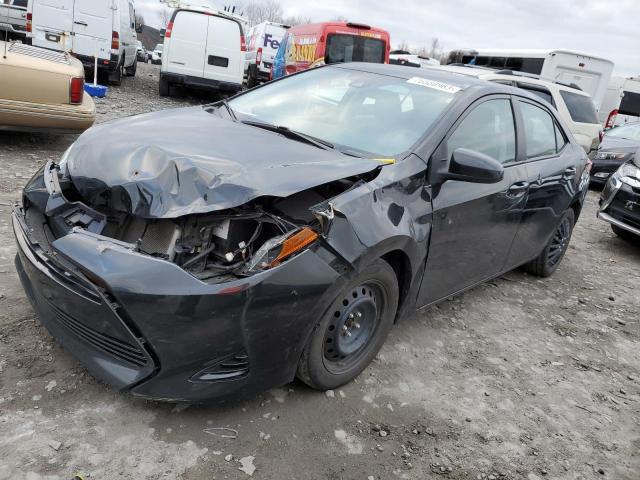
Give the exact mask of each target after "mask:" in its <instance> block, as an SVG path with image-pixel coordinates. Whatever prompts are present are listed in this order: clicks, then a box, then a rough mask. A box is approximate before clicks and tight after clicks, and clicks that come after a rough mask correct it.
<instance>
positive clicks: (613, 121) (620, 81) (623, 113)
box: [599, 77, 640, 128]
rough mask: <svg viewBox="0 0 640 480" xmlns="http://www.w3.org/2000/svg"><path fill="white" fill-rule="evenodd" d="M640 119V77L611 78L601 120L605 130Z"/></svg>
mask: <svg viewBox="0 0 640 480" xmlns="http://www.w3.org/2000/svg"><path fill="white" fill-rule="evenodd" d="M638 117H640V77H636V78H633V77H631V78H624V77H611V81H610V82H609V87H608V88H607V93H606V95H605V96H604V100H603V102H602V107H601V108H600V112H599V119H600V121H601V122H602V124H603V125H604V128H613V127H615V126H616V125H620V124H623V123H627V122H631V121H637V120H638V119H639V118H638Z"/></svg>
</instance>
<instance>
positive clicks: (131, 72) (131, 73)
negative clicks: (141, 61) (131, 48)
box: [124, 57, 138, 77]
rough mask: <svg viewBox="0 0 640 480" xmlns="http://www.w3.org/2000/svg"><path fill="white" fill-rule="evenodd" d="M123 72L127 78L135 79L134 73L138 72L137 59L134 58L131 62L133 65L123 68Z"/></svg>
mask: <svg viewBox="0 0 640 480" xmlns="http://www.w3.org/2000/svg"><path fill="white" fill-rule="evenodd" d="M124 71H125V74H126V75H127V77H135V76H136V72H137V71H138V58H137V57H136V59H135V60H134V61H133V65H131V66H130V67H127V68H125V70H124Z"/></svg>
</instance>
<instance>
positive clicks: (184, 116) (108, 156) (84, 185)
mask: <svg viewBox="0 0 640 480" xmlns="http://www.w3.org/2000/svg"><path fill="white" fill-rule="evenodd" d="M67 167H68V172H69V174H70V176H71V178H72V180H73V183H74V185H75V187H76V188H77V190H78V191H79V193H80V194H81V196H82V197H83V199H84V200H85V201H86V202H87V203H89V204H90V205H92V206H98V205H105V206H108V207H110V208H113V209H115V210H118V211H124V212H127V213H132V214H134V215H136V216H139V217H142V218H177V217H181V216H183V215H188V214H197V213H206V212H212V211H216V210H222V209H227V208H231V207H236V206H240V205H242V204H245V203H247V202H249V201H250V200H252V199H254V198H257V197H261V196H276V197H287V196H290V195H293V194H294V193H297V192H300V191H303V190H307V189H309V188H312V187H315V186H318V185H321V184H324V183H328V182H332V181H335V180H339V179H341V178H346V177H350V176H354V175H358V174H362V173H366V172H370V171H372V170H374V169H376V168H379V167H380V163H379V162H377V161H375V160H371V159H359V158H355V157H350V156H345V155H343V154H340V153H339V152H335V151H324V150H321V149H318V148H316V147H314V146H311V145H307V144H304V143H301V142H297V141H294V140H290V139H287V138H285V137H283V136H281V135H278V134H274V133H272V132H267V131H264V130H261V129H259V128H256V127H251V126H248V125H243V124H241V123H235V122H232V121H230V120H226V119H222V118H220V117H219V116H218V115H217V114H216V113H211V112H208V111H206V110H205V109H203V108H201V107H192V108H183V109H175V110H166V111H163V112H157V113H152V114H147V115H141V116H138V117H131V118H128V119H123V120H118V121H115V122H111V123H106V124H103V125H100V126H97V127H94V128H93V129H91V130H89V131H87V132H85V133H84V134H83V135H81V136H80V138H79V139H78V141H77V142H76V143H75V144H74V145H73V147H72V148H71V150H70V151H69V154H68V157H67Z"/></svg>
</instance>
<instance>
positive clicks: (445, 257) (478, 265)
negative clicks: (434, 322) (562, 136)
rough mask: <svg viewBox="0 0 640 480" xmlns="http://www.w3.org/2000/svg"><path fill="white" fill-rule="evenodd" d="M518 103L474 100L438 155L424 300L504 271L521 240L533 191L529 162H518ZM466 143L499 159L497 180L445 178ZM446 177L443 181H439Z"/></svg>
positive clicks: (432, 171) (434, 164)
mask: <svg viewBox="0 0 640 480" xmlns="http://www.w3.org/2000/svg"><path fill="white" fill-rule="evenodd" d="M518 144H519V142H518V141H517V134H516V128H515V118H514V109H513V105H512V101H511V99H510V98H509V97H508V96H504V95H502V96H491V97H485V98H483V99H482V100H479V101H478V102H476V103H474V104H473V105H472V106H471V107H470V108H468V109H467V111H466V112H465V113H464V114H463V116H462V117H461V118H460V119H459V120H458V121H457V123H456V124H455V125H454V127H453V128H452V129H451V130H450V132H449V133H448V134H447V136H446V137H445V139H444V140H443V142H442V143H441V145H440V146H439V147H438V149H437V150H436V152H435V153H434V154H433V156H432V158H431V161H430V165H429V175H430V181H431V183H432V185H431V188H432V195H433V198H432V204H433V226H432V232H431V242H430V245H429V252H428V255H427V264H426V269H425V274H424V278H423V281H422V285H421V288H420V293H419V297H418V304H419V305H425V304H429V303H432V302H435V301H437V300H440V299H443V298H446V297H447V296H449V295H452V294H454V293H456V292H459V291H461V290H463V289H465V288H467V287H470V286H472V285H475V284H477V283H479V282H482V281H483V280H486V279H488V278H491V277H493V276H495V275H497V274H499V273H500V272H502V269H503V268H504V266H505V264H506V259H507V257H508V254H509V250H510V248H511V244H512V243H513V240H514V238H515V235H516V232H517V229H518V225H519V223H520V220H521V217H522V213H523V210H524V205H525V203H526V198H527V193H528V183H527V171H526V164H525V163H524V162H521V161H519V160H520V157H521V156H519V153H520V152H518V148H517V147H518ZM458 148H465V149H469V150H473V151H475V152H479V153H482V154H485V155H489V156H490V157H492V158H494V159H496V160H498V161H499V162H500V163H502V165H503V167H504V178H503V179H502V180H501V181H499V182H498V183H491V184H485V183H472V182H468V181H459V180H444V181H440V182H439V181H438V180H437V178H438V177H439V176H440V175H439V174H442V173H444V172H447V171H448V169H449V163H450V161H451V157H452V155H453V153H454V151H455V150H456V149H458ZM438 182H439V183H438Z"/></svg>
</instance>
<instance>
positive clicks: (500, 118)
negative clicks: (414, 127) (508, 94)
mask: <svg viewBox="0 0 640 480" xmlns="http://www.w3.org/2000/svg"><path fill="white" fill-rule="evenodd" d="M458 148H467V149H469V150H474V151H476V152H480V153H484V154H485V155H489V156H490V157H493V158H495V159H496V160H498V161H499V162H500V163H508V162H512V161H514V160H515V158H516V129H515V124H514V120H513V110H512V108H511V101H510V100H508V99H504V98H501V99H496V100H489V101H486V102H483V103H481V104H480V105H478V106H477V107H476V108H475V109H474V110H473V111H472V112H471V113H469V115H467V116H466V117H465V118H464V120H462V122H461V123H460V124H459V125H458V126H457V128H456V130H455V131H454V132H453V134H452V135H451V136H450V137H449V139H448V140H447V152H448V155H449V157H451V155H452V154H453V152H454V151H455V150H456V149H458Z"/></svg>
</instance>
